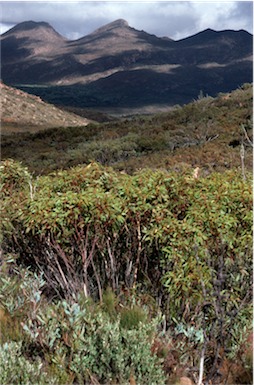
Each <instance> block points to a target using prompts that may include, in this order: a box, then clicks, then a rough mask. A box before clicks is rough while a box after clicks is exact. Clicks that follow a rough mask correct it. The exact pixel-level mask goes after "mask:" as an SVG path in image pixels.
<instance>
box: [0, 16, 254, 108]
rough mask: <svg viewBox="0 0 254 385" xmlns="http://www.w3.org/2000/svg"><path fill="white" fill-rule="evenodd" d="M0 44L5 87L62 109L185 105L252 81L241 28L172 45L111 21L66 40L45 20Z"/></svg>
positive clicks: (249, 53)
mask: <svg viewBox="0 0 254 385" xmlns="http://www.w3.org/2000/svg"><path fill="white" fill-rule="evenodd" d="M1 45H2V78H3V80H4V81H5V82H7V83H8V84H19V85H20V86H21V84H23V86H22V87H24V85H29V87H27V88H22V89H25V90H27V91H29V92H31V93H36V94H37V95H40V96H41V97H43V99H45V100H47V101H50V102H54V103H57V104H63V105H67V106H75V107H104V108H109V107H111V108H112V107H115V108H116V107H118V108H120V107H122V108H123V107H125V108H127V107H129V108H134V107H137V106H139V107H142V106H149V105H161V104H168V105H173V104H176V103H181V104H182V103H187V102H190V101H191V100H192V99H193V98H195V97H197V95H198V94H199V91H200V90H203V92H204V94H209V95H212V96H215V95H216V94H217V93H218V92H228V91H231V90H232V89H234V88H236V87H238V86H239V85H241V84H243V83H245V82H251V81H252V52H253V47H252V35H251V34H249V33H248V32H246V31H243V30H240V31H231V30H225V31H220V32H217V31H213V30H211V29H207V30H205V31H202V32H200V33H198V34H196V35H194V36H191V37H189V38H186V39H182V40H179V41H174V40H172V39H168V38H159V37H157V36H155V35H151V34H149V33H147V32H144V31H138V30H136V29H134V28H131V27H130V26H129V25H128V23H127V22H126V21H125V20H116V21H114V22H113V23H109V24H107V25H106V26H103V27H101V28H99V29H98V30H96V31H94V32H93V33H91V34H89V35H87V36H84V37H82V38H81V39H78V40H75V41H68V40H67V39H64V38H63V37H61V36H60V35H59V34H58V33H57V32H56V31H55V30H54V29H53V28H52V27H51V26H50V25H49V24H47V23H35V22H24V23H21V24H19V25H17V26H16V27H14V28H13V29H11V30H10V31H8V32H6V33H5V34H3V35H2V36H1ZM42 85H43V87H42ZM45 85H47V86H48V87H47V88H45Z"/></svg>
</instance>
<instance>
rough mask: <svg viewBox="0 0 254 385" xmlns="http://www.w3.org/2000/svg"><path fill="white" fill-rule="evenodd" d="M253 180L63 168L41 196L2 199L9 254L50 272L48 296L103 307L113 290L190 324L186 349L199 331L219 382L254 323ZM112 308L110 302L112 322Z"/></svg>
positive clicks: (45, 182) (232, 175)
mask: <svg viewBox="0 0 254 385" xmlns="http://www.w3.org/2000/svg"><path fill="white" fill-rule="evenodd" d="M196 171H197V170H196ZM246 176H247V178H246V181H245V180H243V178H242V176H241V173H240V172H239V171H228V172H225V173H223V174H219V173H212V174H211V175H209V176H206V177H204V176H197V175H196V174H194V173H193V171H191V170H190V169H187V171H184V170H182V171H179V172H178V173H176V172H171V173H169V172H166V171H152V170H142V171H140V172H138V173H136V174H134V175H133V176H130V175H127V174H120V173H119V174H118V173H116V172H114V171H113V170H112V169H109V168H104V167H102V166H100V165H98V164H96V163H92V164H90V165H88V166H86V167H81V166H79V167H76V168H73V169H71V170H69V171H58V172H56V173H53V174H51V175H48V176H43V177H40V178H38V180H37V181H36V191H35V193H34V194H33V196H32V197H31V194H29V191H26V190H24V191H22V194H21V193H20V192H18V190H17V193H14V194H13V195H12V196H11V197H9V196H8V194H5V195H4V196H3V201H4V205H7V203H6V202H8V207H9V206H10V207H11V209H10V210H7V209H6V214H5V215H6V221H7V222H8V223H10V224H11V228H12V230H10V231H7V230H6V229H4V232H3V236H4V242H3V247H4V250H5V251H7V252H8V251H9V250H12V251H13V252H14V253H16V255H17V257H18V258H17V261H18V263H22V264H26V265H27V264H30V265H31V266H32V267H33V269H34V270H36V269H38V268H39V269H40V270H42V271H43V272H44V279H45V281H46V286H47V290H48V291H50V292H51V294H55V295H57V296H58V298H64V299H65V300H66V299H68V302H69V303H71V302H72V301H73V298H74V299H75V298H77V296H78V295H79V293H80V292H81V291H83V292H84V293H85V297H89V296H90V297H92V298H93V299H96V300H97V299H100V301H101V302H103V291H104V290H105V289H106V288H107V287H110V288H111V289H112V291H113V293H115V294H116V295H117V294H119V295H120V294H121V292H122V290H123V289H127V291H128V290H132V289H133V290H134V289H136V290H137V294H142V295H143V294H146V293H148V294H150V295H152V297H154V298H156V300H157V302H158V303H159V304H160V306H161V310H162V311H163V312H164V313H165V315H166V320H167V327H170V328H175V325H176V324H179V323H180V324H182V325H183V329H182V330H185V332H186V333H187V334H188V335H187V336H185V337H186V338H185V340H187V342H186V341H185V342H186V343H187V345H192V346H194V344H196V343H197V341H193V335H191V334H190V333H191V332H192V331H193V330H192V329H191V327H192V326H193V327H194V331H193V332H195V333H196V336H197V335H198V336H200V335H201V334H203V339H202V338H200V339H199V341H198V347H199V349H200V350H201V349H203V348H205V349H206V352H207V354H208V353H209V354H208V356H209V357H207V360H206V367H205V369H206V372H207V373H210V375H212V373H214V371H215V368H216V367H218V365H220V363H219V359H218V357H219V354H220V349H222V348H223V349H224V350H225V351H227V352H228V353H227V354H230V353H231V352H232V351H233V350H234V352H235V353H234V354H235V355H236V354H237V349H236V348H235V347H234V346H235V344H236V345H237V340H238V339H239V335H240V330H241V329H243V328H244V327H246V328H249V327H250V322H251V321H250V320H251V306H252V302H251V293H252V288H251V276H252V186H251V175H249V174H248V173H247V175H246ZM15 194H16V195H15ZM12 199H13V201H14V203H15V205H16V207H18V211H16V210H13V209H12V207H13V205H12V206H11V205H10V202H11V200H12ZM6 207H7V206H6ZM104 295H105V294H104ZM112 301H113V302H114V298H110V296H109V295H108V304H107V305H106V307H108V310H109V311H108V313H109V314H111V320H112V316H113V317H114V307H115V305H114V303H112ZM128 305H129V304H128ZM115 308H116V307H115ZM127 308H128V306H127ZM61 311H64V310H61ZM125 313H126V314H125V315H123V316H122V317H123V318H124V317H126V318H125V319H126V325H129V326H130V325H131V324H132V326H134V325H135V328H133V329H132V330H129V332H133V333H134V332H136V330H139V329H136V327H138V322H139V320H141V319H142V317H143V315H142V314H139V310H138V311H137V313H135V310H133V309H132V306H129V310H128V311H127V310H125ZM123 314H124V313H123ZM105 316H106V315H105ZM50 317H51V319H53V318H54V316H53V314H52V315H51V316H50ZM128 317H130V319H128ZM113 319H114V318H113ZM40 322H41V321H40ZM52 322H53V321H52ZM54 322H58V321H57V320H56V321H54ZM68 322H69V321H68ZM96 322H97V321H96ZM107 322H108V321H107ZM107 322H106V321H105V325H106V324H107ZM119 322H120V320H119ZM122 322H125V321H122ZM46 325H47V322H46ZM114 327H115V326H114ZM117 327H118V326H117ZM59 328H60V326H59V327H58V325H55V330H59ZM100 328H101V326H100V327H99V329H100ZM60 329H61V328H60ZM233 329H234V331H235V336H234V338H232V330H233ZM124 330H125V329H124V328H122V331H121V332H119V333H120V334H121V333H124ZM105 333H107V332H106V331H105ZM96 334H97V333H96ZM39 335H40V333H39ZM175 335H176V336H178V334H177V333H176V332H175ZM189 337H191V338H189ZM44 338H45V339H46V340H47V334H45V336H44V337H43V339H44ZM119 338H120V337H119ZM177 338H179V336H178V337H177ZM46 345H47V346H48V345H49V343H47V344H46ZM64 349H65V348H64ZM60 350H61V349H58V351H59V352H60ZM64 351H65V350H64ZM97 353H98V352H97ZM97 353H96V354H97ZM66 354H67V353H66ZM197 357H198V356H197ZM197 360H198V358H197ZM195 365H198V362H197V361H196V363H195ZM98 370H99V369H98ZM98 373H99V372H98Z"/></svg>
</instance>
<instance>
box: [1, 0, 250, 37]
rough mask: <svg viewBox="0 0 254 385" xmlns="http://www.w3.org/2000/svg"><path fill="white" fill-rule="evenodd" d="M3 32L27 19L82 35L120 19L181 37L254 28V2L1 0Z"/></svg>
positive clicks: (149, 30)
mask: <svg viewBox="0 0 254 385" xmlns="http://www.w3.org/2000/svg"><path fill="white" fill-rule="evenodd" d="M0 6H1V13H0V18H1V22H0V29H1V33H3V32H5V31H7V30H8V29H10V28H12V27H13V26H14V25H16V24H18V23H20V22H22V21H27V20H33V21H45V22H48V23H49V24H51V25H52V27H54V28H55V29H56V30H57V31H58V32H59V33H61V34H62V35H63V36H65V37H67V38H69V39H77V38H79V37H81V36H84V35H87V34H89V33H91V32H93V31H94V30H95V29H97V28H99V27H101V26H102V25H105V24H107V23H110V22H112V21H114V20H116V19H125V20H126V21H128V23H129V25H130V26H131V27H133V28H136V29H138V30H144V31H146V32H148V33H151V34H155V35H157V36H160V37H162V36H168V37H170V38H172V39H174V40H178V39H181V38H184V37H187V36H190V35H193V34H195V33H197V32H200V31H202V30H204V29H206V28H212V29H215V30H217V31H219V30H223V29H234V30H239V29H245V30H247V31H248V32H250V33H253V3H252V1H225V0H220V1H213V2H212V1H205V0H203V1H133V0H132V1H72V2H71V1H69V2H68V1H54V2H53V1H29V2H28V1H18V2H17V1H16V2H15V1H0Z"/></svg>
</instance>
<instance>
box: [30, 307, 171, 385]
mask: <svg viewBox="0 0 254 385" xmlns="http://www.w3.org/2000/svg"><path fill="white" fill-rule="evenodd" d="M81 303H82V301H81ZM155 325H156V324H155V322H153V323H148V324H146V325H144V324H142V325H141V326H137V327H136V329H132V330H127V329H125V328H121V327H120V320H119V317H118V318H117V319H116V320H115V321H111V320H110V318H109V316H108V315H106V314H105V313H104V312H101V311H100V310H98V309H97V310H96V309H94V310H93V309H92V308H91V306H89V305H88V303H85V304H83V305H82V304H80V303H79V302H73V303H72V304H70V303H68V302H66V301H62V302H59V303H57V304H55V305H51V306H50V307H47V308H46V309H44V310H43V311H40V312H39V313H38V315H37V318H36V319H35V320H30V321H29V322H28V324H27V325H25V326H24V328H25V331H26V332H27V333H28V335H29V336H30V338H31V340H32V341H34V342H36V343H37V344H39V346H41V349H42V350H43V351H44V352H45V357H46V358H47V360H49V362H50V364H54V365H55V366H56V367H57V368H58V369H59V370H61V368H68V370H69V372H70V373H72V374H74V375H75V378H76V381H77V382H78V383H79V384H83V383H89V382H91V381H92V379H96V380H97V381H98V382H99V383H111V382H115V383H126V382H128V380H129V379H130V376H131V375H133V376H134V378H135V381H136V384H143V383H148V382H149V383H153V384H163V383H164V382H165V377H164V374H163V370H162V362H161V361H160V360H159V359H158V358H157V356H155V355H153V354H152V352H151V346H152V343H153V339H154V335H155Z"/></svg>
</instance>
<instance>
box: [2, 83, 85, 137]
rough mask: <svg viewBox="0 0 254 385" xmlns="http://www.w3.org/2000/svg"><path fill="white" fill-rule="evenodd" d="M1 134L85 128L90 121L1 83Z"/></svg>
mask: <svg viewBox="0 0 254 385" xmlns="http://www.w3.org/2000/svg"><path fill="white" fill-rule="evenodd" d="M0 93H1V133H2V134H9V133H11V132H13V131H14V132H24V131H32V132H34V131H38V130H42V129H46V128H51V127H59V126H61V127H68V126H85V125H87V124H88V123H89V121H88V120H87V119H85V118H81V117H80V116H77V115H74V114H72V113H68V112H65V111H62V110H60V109H58V108H56V107H55V106H53V105H50V104H47V103H44V102H43V101H42V100H41V99H40V98H39V97H37V96H32V95H29V94H27V93H25V92H22V91H20V90H17V89H15V88H12V87H8V86H6V85H5V84H3V83H0Z"/></svg>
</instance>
